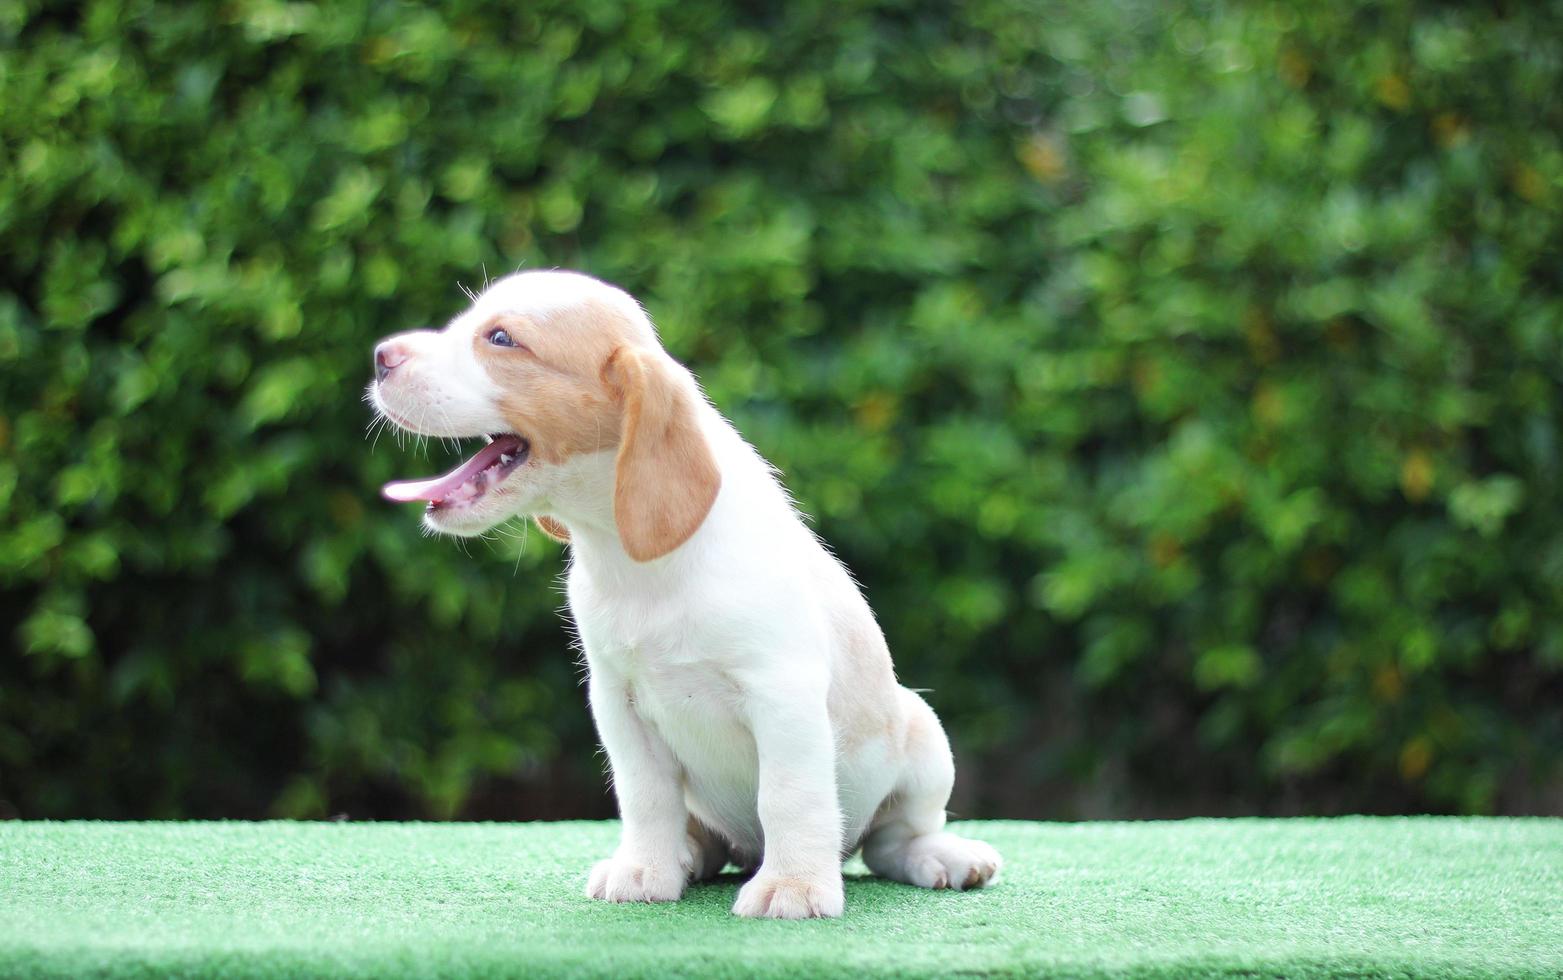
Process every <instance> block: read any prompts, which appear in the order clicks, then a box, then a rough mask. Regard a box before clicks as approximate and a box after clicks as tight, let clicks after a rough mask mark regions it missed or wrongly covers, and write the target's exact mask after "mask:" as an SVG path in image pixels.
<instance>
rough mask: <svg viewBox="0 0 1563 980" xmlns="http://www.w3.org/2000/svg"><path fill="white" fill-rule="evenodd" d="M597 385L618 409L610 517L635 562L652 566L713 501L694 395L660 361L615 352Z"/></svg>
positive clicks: (716, 484) (711, 466)
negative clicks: (601, 385)
mask: <svg viewBox="0 0 1563 980" xmlns="http://www.w3.org/2000/svg"><path fill="white" fill-rule="evenodd" d="M603 379H604V380H605V381H606V382H607V383H608V386H609V387H610V388H611V389H612V390H614V391H615V392H616V394H617V395H618V397H619V399H620V404H621V406H622V411H623V415H622V422H621V423H620V433H619V456H618V461H617V463H616V475H615V480H614V487H613V518H614V521H615V523H617V524H618V526H619V541H620V542H621V543H622V544H623V545H624V550H625V551H626V552H627V553H628V554H629V556H630V557H631V558H633V559H635V560H636V561H651V560H652V559H653V558H661V557H662V556H663V555H665V554H667V553H668V552H670V551H672V550H673V549H674V548H677V547H678V546H679V545H681V544H683V543H684V542H685V541H688V540H689V536H690V535H692V534H694V533H695V531H696V530H697V529H698V528H699V527H700V524H701V522H702V521H704V520H705V519H706V514H708V513H710V511H711V505H712V504H713V503H715V502H716V493H717V491H718V490H720V489H721V487H722V474H721V472H720V471H719V470H718V469H717V468H716V458H715V457H714V456H712V454H711V447H710V446H709V445H707V444H706V439H705V436H704V435H703V434H702V433H701V432H700V422H699V419H698V418H697V416H696V414H695V394H694V392H692V391H691V390H690V389H689V386H687V385H681V384H679V383H678V381H679V379H678V378H677V377H676V376H675V375H674V373H673V369H672V368H671V367H670V366H669V365H667V364H664V363H663V362H662V361H661V359H660V358H658V357H656V356H655V355H651V354H642V353H640V352H638V351H635V350H632V349H630V348H628V347H620V348H619V349H618V350H616V351H614V352H613V355H612V356H611V357H609V358H608V362H607V364H605V365H603Z"/></svg>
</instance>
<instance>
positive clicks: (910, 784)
mask: <svg viewBox="0 0 1563 980" xmlns="http://www.w3.org/2000/svg"><path fill="white" fill-rule="evenodd" d="M901 696H902V698H904V699H905V710H906V725H907V731H906V754H905V757H904V761H903V766H904V768H903V770H902V773H901V778H900V779H899V780H898V781H897V783H896V788H895V789H894V790H893V791H892V793H891V796H890V798H889V799H888V800H886V802H885V804H884V805H883V807H881V809H880V812H879V813H878V814H877V815H876V816H875V818H874V823H873V826H872V828H871V829H870V830H869V833H868V837H867V838H866V839H865V840H864V841H863V862H864V863H865V864H867V865H868V867H869V870H870V871H872V872H874V873H875V874H877V875H880V876H882V877H885V878H890V879H893V880H895V881H903V882H905V883H907V884H909V885H917V886H919V887H922V888H954V889H956V890H964V889H967V888H981V887H983V886H984V885H988V884H991V883H992V882H993V880H994V878H995V877H996V876H997V875H998V873H999V868H1000V867H1001V866H1002V865H1003V859H1001V858H1000V857H999V852H998V851H995V850H994V849H993V848H991V847H989V846H988V845H987V844H985V843H983V842H982V841H979V840H971V839H969V838H966V837H958V836H956V835H955V834H952V833H950V832H949V831H947V830H945V829H944V819H945V814H944V807H945V804H947V803H949V802H950V789H951V787H953V786H954V785H955V762H954V760H953V759H952V758H951V756H950V743H949V740H948V739H946V738H945V735H944V729H943V728H942V727H941V726H940V725H939V719H938V718H937V717H936V716H935V715H934V713H933V709H931V708H929V707H928V705H927V703H926V702H924V701H923V699H922V698H920V697H918V696H917V695H916V694H914V693H913V692H911V691H906V690H903V691H902V692H901Z"/></svg>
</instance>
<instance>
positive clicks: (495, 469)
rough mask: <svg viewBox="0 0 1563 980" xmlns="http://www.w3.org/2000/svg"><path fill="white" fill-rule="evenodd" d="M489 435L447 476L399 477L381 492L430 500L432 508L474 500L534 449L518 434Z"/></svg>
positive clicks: (391, 497) (404, 498)
mask: <svg viewBox="0 0 1563 980" xmlns="http://www.w3.org/2000/svg"><path fill="white" fill-rule="evenodd" d="M486 438H487V439H488V444H487V445H486V446H484V447H483V448H482V449H479V450H478V451H477V452H476V453H474V454H473V456H472V458H471V459H469V460H467V461H466V462H465V463H462V464H461V465H460V466H458V467H456V468H455V469H453V470H451V471H450V472H449V473H446V474H445V475H444V476H437V477H434V478H433V479H432V480H399V481H397V482H395V483H387V484H386V485H385V486H384V487H382V488H381V489H380V492H381V493H382V494H384V495H385V497H386V499H387V500H395V501H399V502H402V503H408V502H411V501H414V500H425V501H428V504H429V507H428V509H429V510H439V509H441V508H445V507H465V506H468V505H470V504H472V503H473V502H474V501H476V500H478V499H479V498H480V497H482V496H483V494H485V493H487V492H488V491H489V489H490V488H492V487H494V486H497V485H498V484H499V483H500V481H502V480H504V478H505V477H507V476H509V475H510V474H511V473H512V472H514V471H515V469H516V468H517V467H518V466H520V465H521V464H523V463H525V462H526V460H527V457H528V456H530V455H531V452H532V444H531V443H530V442H527V441H526V440H525V439H523V438H521V437H520V436H518V435H511V434H510V433H499V434H495V435H490V436H487V437H486Z"/></svg>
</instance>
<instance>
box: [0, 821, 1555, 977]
mask: <svg viewBox="0 0 1563 980" xmlns="http://www.w3.org/2000/svg"><path fill="white" fill-rule="evenodd" d="M958 826H959V829H961V830H962V831H963V832H964V833H967V834H970V835H974V836H979V837H982V838H984V839H986V840H988V841H990V842H991V843H992V844H994V845H995V846H997V847H998V848H999V849H1000V850H1001V851H1002V852H1003V854H1004V856H1005V858H1006V860H1007V861H1008V866H1007V867H1006V869H1005V872H1004V875H1003V878H1002V880H1001V881H1000V883H999V884H998V885H996V886H995V887H993V888H991V889H988V890H986V891H980V892H972V893H965V894H961V893H955V892H928V891H922V890H919V889H916V888H910V887H907V886H904V885H896V884H891V883H888V882H882V881H878V880H873V879H869V878H867V877H864V876H863V874H864V872H863V869H862V866H861V865H860V864H858V863H857V862H855V861H854V862H853V864H851V865H849V867H848V874H849V879H848V883H847V913H846V916H845V917H844V918H842V919H840V920H835V921H813V922H764V921H745V920H740V919H737V918H735V917H733V916H732V915H730V914H729V913H728V906H729V905H731V904H732V901H733V896H734V894H735V893H736V891H737V888H738V878H737V877H736V876H735V875H728V876H725V877H724V878H723V879H721V880H720V881H718V882H716V883H712V884H706V885H699V886H696V887H694V888H692V889H691V890H690V892H689V894H688V895H687V897H686V898H685V899H684V901H682V902H679V903H677V904H668V905H609V904H606V903H603V902H594V901H591V900H589V899H587V898H585V897H583V896H582V894H581V889H582V885H583V883H584V880H585V874H586V870H587V868H588V867H589V866H590V865H591V863H592V862H593V861H594V860H595V859H596V858H599V857H602V856H604V855H606V854H608V853H609V851H610V850H611V849H612V847H613V844H614V840H615V836H616V834H617V826H616V825H614V824H606V823H560V824H511V825H495V824H352V823H344V824H329V823H324V824H321V823H149V824H147V823H144V824H112V823H19V822H12V823H0V975H4V976H18V975H49V974H54V975H62V976H67V975H68V976H86V975H93V974H96V975H137V974H140V975H167V974H177V973H200V974H209V973H221V974H223V975H229V976H283V975H300V974H321V973H324V974H354V975H359V976H366V977H394V976H436V975H445V976H454V975H470V974H482V975H516V976H542V975H561V974H595V975H601V976H611V977H628V976H638V975H647V976H651V975H668V974H672V973H675V972H676V973H679V974H683V975H723V976H748V975H761V976H800V977H814V976H825V975H864V974H875V975H902V976H919V975H930V976H931V975H949V974H952V973H969V974H970V973H974V974H989V973H991V974H1039V973H1058V974H1065V975H1089V974H1107V973H1124V974H1135V975H1151V976H1194V975H1214V974H1223V975H1230V974H1261V975H1265V976H1272V975H1279V976H1304V975H1341V974H1347V975H1360V976H1472V975H1491V976H1499V975H1502V976H1522V975H1534V976H1554V977H1555V976H1558V975H1559V974H1560V972H1563V820H1523V819H1522V820H1500V819H1445V818H1416V819H1399V818H1347V819H1333V820H1194V821H1186V822H1170V823H1088V824H1034V823H1003V822H1000V823H965V824H961V825H958Z"/></svg>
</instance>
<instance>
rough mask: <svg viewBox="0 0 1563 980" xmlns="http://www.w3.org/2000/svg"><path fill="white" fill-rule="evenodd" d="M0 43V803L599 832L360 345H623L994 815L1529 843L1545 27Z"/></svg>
mask: <svg viewBox="0 0 1563 980" xmlns="http://www.w3.org/2000/svg"><path fill="white" fill-rule="evenodd" d="M769 7H770V8H771V9H769V10H768V11H766V12H761V8H760V7H758V6H751V5H738V4H726V3H719V2H710V0H678V2H673V0H634V2H629V3H623V4H620V3H611V2H605V0H586V2H567V3H566V2H543V3H528V4H509V3H478V2H467V0H462V2H455V3H449V4H444V5H440V6H437V7H422V6H416V5H411V4H403V3H394V2H382V0H343V2H334V3H330V4H320V5H312V4H306V3H281V2H276V0H228V2H224V3H221V4H185V3H173V2H167V3H154V2H147V0H103V2H88V3H83V4H65V3H38V2H31V0H22V2H18V0H4V2H0V59H3V60H0V141H3V156H0V399H3V401H0V518H3V522H0V623H3V624H4V632H3V634H0V635H4V637H5V644H6V646H5V648H4V656H3V659H0V811H3V812H5V813H11V814H20V815H24V816H29V817H44V816H102V817H123V816H176V815H190V816H219V815H225V816H258V815H266V814H273V815H284V816H311V815H326V814H331V813H335V812H339V811H347V812H350V813H352V814H353V815H354V816H409V815H410V816H438V817H444V816H451V815H469V816H500V817H532V816H557V815H566V814H571V815H578V814H601V813H606V812H609V810H610V807H611V804H610V802H609V801H608V800H607V798H606V797H605V796H604V793H603V789H602V781H601V779H600V776H599V773H598V763H597V760H596V759H595V758H594V757H593V744H594V742H593V739H592V736H591V731H590V727H589V722H588V718H587V714H586V710H585V707H584V699H583V697H582V695H581V694H580V692H579V691H578V689H577V686H576V684H577V677H576V670H575V667H574V665H573V653H572V652H571V650H570V649H569V648H568V642H567V635H566V632H565V630H564V628H563V627H562V625H561V623H560V621H559V619H558V617H557V615H556V608H557V607H558V606H559V605H560V603H561V597H560V595H559V593H558V590H557V587H556V583H555V577H556V575H557V574H558V572H559V570H560V566H561V556H560V554H559V549H558V548H557V547H556V546H555V545H553V544H552V543H550V542H548V541H546V540H545V539H544V538H543V537H542V536H541V535H540V534H537V533H535V532H532V533H530V534H528V535H523V536H522V537H521V538H502V539H500V540H497V541H495V542H493V543H491V544H487V545H485V544H478V545H475V546H473V547H470V548H468V549H466V551H465V552H464V551H463V550H462V549H460V548H458V547H456V546H455V545H453V544H451V543H450V542H448V541H437V540H430V539H427V538H425V537H424V536H422V535H421V534H420V533H419V532H418V529H417V526H416V515H415V513H412V512H410V509H407V508H397V507H392V506H390V505H388V504H385V503H383V502H381V501H380V500H379V499H378V497H377V494H376V488H377V487H378V485H379V484H380V483H381V482H382V481H384V480H386V479H390V478H393V477H397V476H408V475H418V474H421V473H426V472H431V471H433V470H434V469H435V468H436V467H441V466H444V465H446V464H447V463H448V462H449V459H448V458H447V451H446V449H445V448H444V447H439V446H435V447H432V448H431V451H430V452H429V458H424V456H423V455H422V454H421V453H420V452H418V451H417V450H416V449H415V448H414V447H407V448H406V449H405V450H404V449H401V448H398V447H397V446H396V445H394V444H392V442H391V440H389V439H381V440H380V441H379V443H378V444H377V445H371V443H370V442H369V441H367V440H366V439H365V435H364V432H365V424H366V422H367V421H368V414H367V412H366V410H365V408H364V407H363V406H362V405H361V404H360V402H359V399H358V396H359V392H360V388H361V386H362V385H363V384H364V383H365V382H366V381H367V379H368V367H369V360H368V353H369V349H370V346H371V344H372V342H373V341H374V340H375V339H376V338H377V337H379V336H382V335H385V334H388V333H392V332H395V331H398V330H402V329H406V328H408V327H412V326H417V325H424V324H429V323H439V322H443V321H444V320H445V319H446V318H448V317H449V316H451V315H453V314H454V313H455V312H456V311H457V310H459V309H460V307H461V306H462V304H463V302H464V300H463V297H462V295H461V293H460V292H459V291H458V289H457V283H458V282H462V283H465V284H467V285H469V286H474V287H475V286H478V285H481V282H482V280H483V277H484V276H485V274H487V275H494V274H498V273H502V272H507V271H510V270H512V269H514V268H516V267H518V266H528V267H532V266H564V267H575V268H581V269H584V270H586V271H589V272H591V273H593V274H596V275H598V276H601V277H603V278H606V279H609V280H611V281H615V282H617V283H619V284H621V285H623V286H625V287H626V288H628V289H630V290H631V291H632V292H634V293H636V294H637V295H638V296H640V297H641V298H642V299H643V300H644V301H645V302H646V304H647V305H648V307H649V308H650V310H651V312H652V314H653V316H654V317H655V319H656V320H657V322H658V323H659V325H660V328H661V330H662V333H663V336H664V339H665V340H666V342H667V344H668V346H669V347H670V349H672V350H673V351H674V352H675V354H676V355H678V356H679V357H681V358H682V359H684V360H685V361H687V362H688V363H690V364H691V365H692V366H693V367H694V368H695V370H696V371H697V372H698V373H699V374H700V375H701V377H702V378H703V380H704V382H705V384H706V386H707V388H708V390H709V392H710V393H711V395H712V396H713V398H714V399H715V400H716V402H717V403H718V404H719V405H720V406H721V407H722V408H723V409H724V410H725V411H726V412H727V413H728V414H729V415H730V416H731V417H732V418H734V419H735V421H736V422H737V423H738V424H739V425H740V427H741V428H742V429H743V430H744V431H745V432H746V433H747V434H748V435H749V436H750V438H751V439H752V441H754V442H755V443H756V444H757V445H758V446H759V447H760V449H761V450H762V451H763V452H765V453H766V454H767V455H768V456H769V457H770V458H771V459H773V460H774V461H775V462H776V463H777V464H778V465H779V466H780V467H781V468H782V469H783V470H784V471H785V472H786V474H787V476H788V479H789V482H790V484H791V486H792V487H793V489H794V490H795V491H796V493H797V496H798V498H799V500H800V501H801V502H802V504H803V506H804V507H805V508H806V509H807V510H808V511H809V512H810V513H812V514H813V515H815V516H816V518H817V524H818V527H819V528H820V530H821V532H822V533H823V534H824V535H825V537H826V538H827V539H828V540H830V541H831V542H832V543H833V544H834V546H835V547H836V548H837V550H838V551H839V553H840V554H841V555H842V556H843V557H844V558H845V559H846V561H847V562H848V563H849V564H850V565H851V567H852V568H853V569H854V570H855V572H856V573H857V575H858V576H859V577H860V578H861V580H862V581H863V582H864V584H865V586H866V588H867V590H868V593H869V595H870V598H871V600H872V601H873V603H874V604H875V606H876V608H877V610H878V611H879V614H880V618H881V620H882V622H883V624H884V626H885V629H886V632H887V633H888V635H889V638H890V641H891V645H892V648H893V649H894V650H895V652H896V655H897V661H898V665H899V669H900V673H901V676H902V678H903V680H904V681H905V682H907V683H908V684H910V685H912V686H917V687H926V688H932V689H933V694H932V695H930V697H931V700H932V701H933V702H934V704H935V705H936V707H937V708H938V709H939V711H940V712H941V714H942V715H943V717H944V718H945V719H946V722H947V724H948V726H949V728H950V729H951V732H952V734H953V736H954V738H955V741H956V744H957V747H958V751H959V753H960V755H961V757H962V767H963V768H962V772H963V778H962V783H961V787H960V789H959V792H958V795H957V800H956V804H955V806H956V809H957V810H959V811H961V812H964V813H966V814H968V815H981V816H999V815H1015V816H1062V817H1073V816H1097V815H1152V814H1175V813H1193V812H1203V813H1233V812H1270V813H1289V812H1334V811H1339V810H1370V811H1397V810H1435V811H1441V810H1454V811H1473V812H1485V811H1510V812H1553V813H1557V812H1563V768H1560V765H1563V758H1560V757H1563V697H1560V695H1563V513H1560V511H1559V507H1558V503H1559V496H1558V491H1559V478H1560V473H1559V462H1558V453H1559V446H1558V431H1559V422H1560V412H1563V388H1560V381H1563V356H1560V355H1563V343H1560V341H1563V291H1560V288H1559V286H1560V258H1563V250H1560V246H1563V232H1560V223H1559V217H1560V208H1563V143H1560V133H1563V95H1560V93H1563V17H1559V16H1558V15H1559V13H1560V9H1559V6H1558V5H1557V4H1555V3H1537V4H1503V5H1486V4H1409V3H1404V2H1389V3H1383V4H1375V5H1371V6H1369V5H1360V6H1359V5H1356V4H1348V3H1340V2H1327V3H1311V4H1291V3H1270V4H1265V3H1255V4H1240V3H1217V2H1200V3H1185V4H1167V3H1155V2H1134V0H1119V2H1104V3H1064V2H1053V0H1035V2H1028V0H977V2H971V3H961V4H945V3H931V2H916V0H913V2H902V3H885V4H869V3H838V2H826V0H795V2H789V3H786V4H775V5H769Z"/></svg>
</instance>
